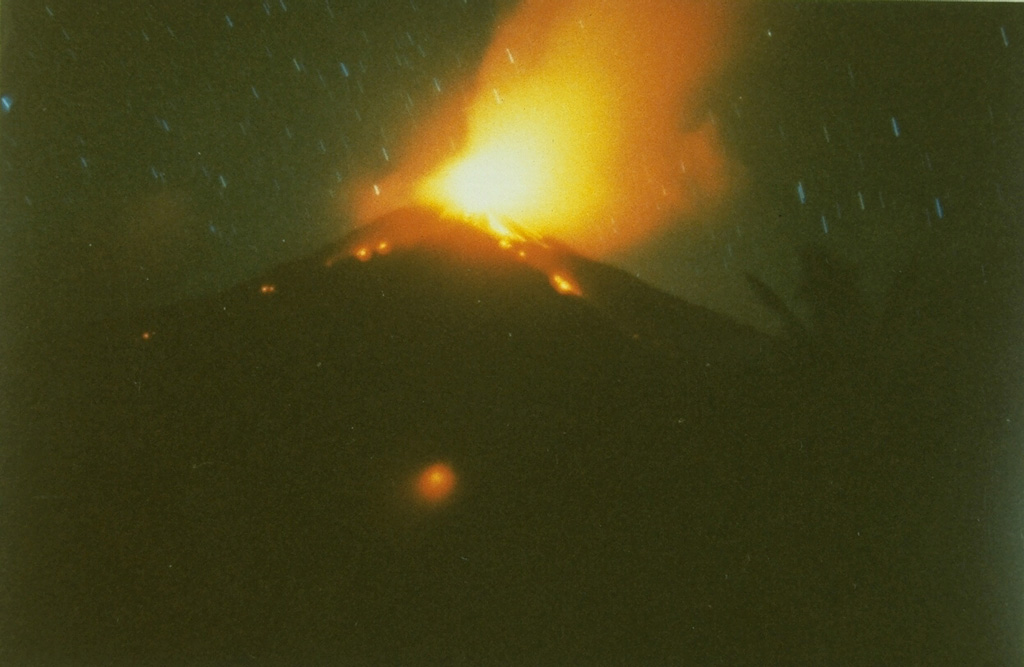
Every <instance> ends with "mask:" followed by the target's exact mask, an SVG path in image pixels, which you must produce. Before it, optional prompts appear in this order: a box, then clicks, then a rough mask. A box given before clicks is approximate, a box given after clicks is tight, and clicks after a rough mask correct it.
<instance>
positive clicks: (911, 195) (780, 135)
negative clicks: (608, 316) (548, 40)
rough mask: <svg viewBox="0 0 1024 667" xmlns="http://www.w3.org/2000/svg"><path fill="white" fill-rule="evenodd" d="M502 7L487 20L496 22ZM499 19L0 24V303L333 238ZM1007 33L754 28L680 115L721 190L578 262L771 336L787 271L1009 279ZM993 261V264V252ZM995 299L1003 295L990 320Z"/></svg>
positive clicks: (786, 13)
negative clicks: (813, 256)
mask: <svg viewBox="0 0 1024 667" xmlns="http://www.w3.org/2000/svg"><path fill="white" fill-rule="evenodd" d="M506 4H507V3H506ZM505 9H507V7H503V5H502V3H492V2H474V1H467V2H462V1H453V2H444V3H441V2H438V3H417V2H395V3H388V4H386V5H381V4H380V3H370V2H349V3H340V2H339V3H332V2H323V3H289V2H269V1H268V2H263V3H244V2H240V3H196V4H195V6H194V7H185V6H182V5H180V4H175V5H173V6H171V5H161V4H160V3H131V5H130V6H129V5H126V6H124V7H118V8H117V11H108V10H101V9H98V8H95V7H92V6H83V5H80V4H79V3H60V2H53V3H45V2H43V3H35V2H10V3H6V4H5V6H4V12H5V13H4V17H3V31H4V47H3V48H4V51H3V57H2V81H0V87H2V91H0V94H2V95H3V98H2V99H3V107H2V116H0V124H2V125H0V128H2V129H0V141H2V151H0V156H2V162H0V169H2V170H3V171H2V174H3V176H2V184H3V185H2V188H3V190H2V197H3V210H4V214H3V215H4V225H3V228H4V234H5V237H4V241H3V246H4V252H5V253H6V257H5V261H4V273H3V276H4V280H5V284H7V285H9V287H8V288H7V289H5V292H6V293H7V298H6V300H7V302H8V303H9V306H8V307H10V308H11V309H12V310H11V312H13V313H16V314H17V319H25V318H29V319H32V320H41V321H44V322H46V323H48V324H50V325H52V324H55V323H60V322H67V321H69V320H78V319H81V318H83V317H85V318H89V317H95V316H104V315H111V314H116V313H117V312H119V311H120V310H122V309H124V308H126V307H129V308H132V307H136V306H138V305H141V304H152V303H159V302H166V301H167V300H170V299H173V298H177V297H180V296H186V295H196V294H200V293H205V292H208V291H210V290H212V289H216V288H219V287H223V286H226V285H228V284H231V283H232V282H234V281H237V280H238V279H240V278H242V277H245V276H248V275H252V274H253V273H254V272H257V271H259V270H262V269H265V268H267V267H269V266H272V265H274V264H277V263H279V262H281V261H283V260H286V259H289V258H293V257H296V256H300V255H302V254H305V253H308V252H310V251H311V250H314V249H316V248H317V247H319V246H320V245H321V244H323V243H324V242H326V241H328V240H330V239H333V238H337V237H338V236H340V235H342V234H344V233H345V232H347V231H348V230H349V229H350V228H351V226H352V225H351V222H350V215H349V206H348V202H349V201H350V197H351V196H352V194H353V191H354V190H355V189H357V188H360V187H361V188H365V187H366V184H368V183H372V182H373V181H374V179H376V178H378V177H383V176H384V175H386V174H387V173H388V172H389V170H390V169H392V168H393V167H394V166H395V165H396V164H398V163H399V162H400V161H401V160H402V158H403V150H405V147H406V146H407V145H408V143H409V142H408V139H409V138H410V137H412V136H414V135H415V133H416V132H417V130H418V129H420V127H421V126H422V125H423V123H424V121H425V119H426V118H428V117H429V116H430V114H431V113H432V112H434V111H435V110H436V109H437V108H438V107H439V105H440V104H441V103H443V102H444V101H446V100H448V99H450V97H446V96H450V95H452V94H453V92H452V91H455V90H458V89H460V88H461V87H465V86H466V85H467V84H468V82H469V81H471V80H472V76H473V73H474V71H475V68H476V65H477V64H478V62H479V59H480V58H481V56H482V53H483V51H484V49H485V48H486V45H487V42H488V39H489V36H490V34H491V31H492V30H493V28H494V26H495V24H496V20H497V18H496V17H499V16H500V15H501V13H502V12H503V11H504V10H505ZM1022 25H1024V19H1022V15H1021V12H1020V10H1018V9H1017V8H1015V7H1009V6H992V5H987V4H986V5H984V6H976V5H972V6H950V5H944V4H943V5H928V6H925V5H921V4H917V3H915V4H913V5H912V6H908V5H896V4H877V3H870V4H866V5H843V6H833V5H814V4H801V5H799V6H795V5H794V6H781V7H780V6H770V7H769V6H761V7H757V8H751V9H749V10H748V11H747V12H746V13H745V14H744V15H743V18H742V20H741V22H740V26H739V27H738V28H737V30H736V32H737V43H738V47H737V49H736V50H735V53H734V54H733V56H734V57H733V58H732V63H731V67H730V68H729V70H728V71H727V73H726V74H725V76H723V77H720V78H719V79H718V80H717V81H715V82H714V83H713V85H712V88H711V89H710V90H709V91H707V112H708V113H709V115H710V117H711V118H712V119H713V122H714V123H715V124H716V126H717V127H718V128H719V131H720V135H721V136H722V137H724V139H725V143H726V148H727V150H728V153H729V155H730V157H731V158H732V159H734V160H735V161H736V162H737V163H738V164H739V165H741V169H742V174H743V178H742V179H741V180H740V181H738V182H737V183H736V184H734V186H733V187H732V189H731V190H730V192H729V193H728V195H727V197H726V200H727V202H726V205H725V206H723V207H722V208H721V209H720V210H719V211H717V212H716V213H715V214H714V215H713V216H711V219H701V220H682V221H680V222H679V223H678V224H677V225H676V226H675V227H674V228H672V229H670V231H669V232H668V233H666V234H663V235H660V236H658V237H657V238H653V239H651V240H649V241H647V242H646V243H643V244H641V245H639V246H637V247H634V248H631V249H626V250H624V251H622V252H620V253H618V255H617V256H614V257H610V258H604V259H609V260H611V261H612V263H616V264H618V265H620V266H623V267H625V268H627V269H628V270H630V271H632V272H634V273H636V274H637V275H639V276H640V277H641V278H643V279H645V280H647V281H648V282H650V283H652V284H654V285H656V286H658V287H661V288H663V289H666V290H668V291H670V292H672V293H674V294H677V295H680V296H683V297H684V298H687V299H689V300H691V301H694V302H696V303H700V304H704V305H708V306H710V307H712V308H714V309H716V310H719V311H721V312H724V313H727V314H730V315H732V316H734V317H737V318H739V319H741V320H743V321H747V322H751V323H754V324H756V325H758V326H762V327H765V328H768V329H777V327H778V318H777V317H775V316H774V315H772V314H771V313H769V312H768V311H767V310H765V309H764V308H763V307H760V306H759V305H758V304H757V303H756V301H755V300H754V299H753V298H752V297H751V294H750V291H749V288H748V285H747V281H746V280H745V278H744V273H747V272H749V273H750V274H752V275H754V276H756V277H757V278H758V279H760V280H762V281H764V282H765V283H766V284H767V285H769V286H770V287H772V288H773V289H774V290H775V291H777V292H779V293H780V294H781V295H783V297H784V298H785V300H786V301H787V303H788V304H789V306H790V307H791V308H793V309H794V310H796V311H798V312H799V311H800V310H801V308H802V306H801V303H800V299H799V296H798V295H797V294H796V291H797V287H796V285H797V284H798V282H799V280H800V276H801V273H800V272H801V269H800V266H799V261H798V260H797V257H798V254H799V249H800V248H803V247H807V246H809V245H813V246H815V247H819V248H821V249H822V250H823V251H824V252H826V253H830V254H833V255H834V256H835V257H836V258H837V260H839V261H845V262H846V263H848V264H850V265H852V266H853V267H855V272H856V274H857V281H858V286H859V288H860V289H861V290H862V291H863V292H864V293H865V294H866V295H867V297H868V298H869V299H870V300H871V301H872V302H873V303H877V302H879V300H880V299H884V296H885V294H886V293H887V291H888V290H889V289H890V287H891V285H892V283H893V280H894V279H895V277H896V276H898V275H901V274H906V272H908V271H913V273H914V278H913V279H914V280H915V281H917V282H919V283H921V285H922V289H925V290H943V289H946V287H945V286H943V285H942V282H943V281H944V280H947V281H948V279H949V278H950V276H952V275H953V274H956V275H957V278H956V280H955V281H954V282H956V283H958V284H963V283H971V284H975V283H976V284H977V285H979V289H980V286H981V285H985V284H986V282H987V281H989V280H996V281H997V282H998V281H1000V280H1002V281H1003V283H1004V284H1002V285H998V286H995V287H993V289H995V290H1000V289H1005V288H1006V286H1005V285H1006V284H1015V283H1014V281H1015V277H1016V274H1015V271H1016V269H1015V268H1014V267H1010V266H1007V261H1010V260H1009V259H1008V258H1007V257H1005V256H1003V255H1006V254H1009V255H1012V254H1013V253H1012V251H1011V250H1010V249H1011V248H1015V247H1017V243H1016V242H1017V240H1018V233H1017V229H1018V228H1019V226H1020V225H1019V217H1018V216H1019V213H1020V201H1021V200H1020V196H1021V187H1020V186H1021V184H1020V174H1019V169H1017V168H1016V165H1017V164H1018V163H1019V156H1020V154H1021V146H1022V143H1021V132H1020V127H1021V126H1022V123H1021V114H1022V113H1024V112H1022V110H1021V108H1022V107H1021V104H1020V99H1021V95H1022V94H1024V92H1022V86H1021V84H1020V81H1022V80H1024V76H1022V72H1021V70H1022V67H1024V64H1022V63H1024V59H1022V54H1021V48H1024V47H1022V44H1024V34H1022ZM1000 253H1003V255H1000ZM1008 300H1009V301H1012V299H1008Z"/></svg>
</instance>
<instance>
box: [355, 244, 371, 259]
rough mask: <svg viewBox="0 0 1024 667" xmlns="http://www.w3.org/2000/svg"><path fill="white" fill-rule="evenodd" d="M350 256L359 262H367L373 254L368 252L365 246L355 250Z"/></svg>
mask: <svg viewBox="0 0 1024 667" xmlns="http://www.w3.org/2000/svg"><path fill="white" fill-rule="evenodd" d="M352 255H353V256H354V257H355V258H356V259H358V260H359V261H360V262H368V261H370V258H371V257H373V253H372V252H370V249H369V248H367V247H366V246H360V247H358V248H356V251H355V252H354V253H352Z"/></svg>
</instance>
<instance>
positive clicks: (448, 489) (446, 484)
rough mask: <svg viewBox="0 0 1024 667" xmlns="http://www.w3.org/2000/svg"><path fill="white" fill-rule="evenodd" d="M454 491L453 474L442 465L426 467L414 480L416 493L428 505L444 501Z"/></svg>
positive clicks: (446, 466) (436, 464)
mask: <svg viewBox="0 0 1024 667" xmlns="http://www.w3.org/2000/svg"><path fill="white" fill-rule="evenodd" d="M454 489H455V472H454V471H453V470H452V469H451V467H449V466H448V465H446V464H444V463H434V464H432V465H429V466H427V467H426V468H425V469H424V470H423V471H422V472H421V473H420V474H419V477H417V478H416V492H417V494H418V495H419V497H420V498H421V499H422V500H425V501H427V502H428V503H440V502H442V501H444V500H446V499H447V498H448V497H449V496H450V495H451V493H452V491H453V490H454Z"/></svg>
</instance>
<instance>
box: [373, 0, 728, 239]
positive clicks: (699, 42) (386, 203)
mask: <svg viewBox="0 0 1024 667" xmlns="http://www.w3.org/2000/svg"><path fill="white" fill-rule="evenodd" d="M725 4H726V3H718V2H696V1H687V0H676V1H673V0H638V1H634V2H628V3H626V2H621V1H620V0H568V1H567V0H525V1H524V2H522V3H521V4H520V5H519V6H518V8H517V9H516V10H515V11H514V12H512V13H511V14H510V15H509V16H508V17H506V18H505V19H504V20H503V21H502V22H501V23H500V24H499V26H498V28H497V30H496V32H495V36H494V39H493V41H492V43H491V45H490V47H489V48H488V51H487V53H486V54H485V56H484V58H483V61H482V64H481V66H480V69H479V71H478V74H477V77H476V81H475V85H474V86H473V88H472V89H471V94H470V96H469V98H468V100H464V101H462V105H463V106H462V108H460V109H457V110H456V111H455V112H448V113H445V114H443V115H441V116H439V117H438V119H437V120H436V122H434V123H430V124H427V126H426V127H425V128H424V132H425V133H426V134H428V135H429V137H426V138H421V139H420V141H421V142H422V149H421V150H420V149H416V150H412V151H411V153H412V154H413V155H412V156H411V159H410V160H409V161H408V163H407V164H405V165H403V166H402V167H400V168H399V169H398V170H397V171H396V172H394V173H392V174H390V175H389V176H388V177H387V178H385V179H384V180H382V181H380V182H378V183H377V184H376V185H375V186H374V187H373V188H364V192H365V196H360V197H358V198H357V201H356V206H355V208H356V215H357V218H359V219H360V220H363V221H367V220H371V219H374V218H377V217H379V216H380V215H382V214H384V213H387V212H388V211H391V210H394V209H396V208H399V207H401V206H407V205H416V204H419V205H429V206H434V207H437V208H440V209H442V210H444V211H445V212H446V213H448V214H452V215H457V216H459V217H462V218H465V219H469V220H475V221H482V222H483V223H484V224H483V225H481V226H485V227H487V228H489V229H490V231H492V233H494V234H495V235H496V236H499V237H509V236H517V235H518V231H516V230H519V231H525V232H527V233H529V234H531V235H533V236H535V237H549V236H550V237H556V238H558V239H559V240H561V241H562V242H565V243H567V244H568V245H569V246H571V247H573V248H575V249H576V250H578V251H581V252H585V253H590V254H594V255H602V254H606V253H607V252H609V251H611V250H614V249H616V248H620V247H623V246H625V245H628V244H631V243H635V242H637V241H639V240H641V239H644V238H648V237H650V235H651V234H653V233H654V232H655V231H656V230H657V229H658V228H659V227H660V226H661V225H663V224H664V223H666V222H668V221H670V220H673V219H679V218H685V217H691V218H692V217H693V216H695V215H696V214H698V213H700V212H701V211H702V210H704V209H705V207H707V206H710V205H712V204H714V203H715V202H716V201H717V200H719V199H720V198H721V196H722V195H723V193H724V192H725V191H726V189H727V187H728V185H729V183H730V174H731V173H733V171H734V170H733V168H732V167H731V166H730V164H729V160H728V159H727V157H726V156H725V154H724V152H723V149H722V146H721V144H720V141H719V139H718V136H717V133H716V130H715V126H714V124H713V123H712V122H711V120H710V118H709V115H708V113H707V110H706V109H705V108H704V105H703V101H704V99H705V98H704V91H705V90H706V88H707V86H708V85H709V83H710V82H711V81H712V80H713V78H714V77H715V75H716V74H718V73H719V72H720V70H721V69H722V67H723V65H724V64H725V62H726V57H727V55H728V52H729V34H730V32H731V30H730V26H731V24H732V17H731V13H730V11H729V9H728V8H727V7H724V6H723V5H725ZM428 146H433V147H434V150H431V149H430V148H428ZM438 146H455V147H457V148H456V150H455V151H454V152H449V153H447V154H439V152H438V151H437V150H436V147H438Z"/></svg>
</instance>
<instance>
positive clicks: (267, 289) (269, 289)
mask: <svg viewBox="0 0 1024 667" xmlns="http://www.w3.org/2000/svg"><path fill="white" fill-rule="evenodd" d="M276 291H277V287H276V286H274V285H260V294H273V293H274V292H276Z"/></svg>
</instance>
